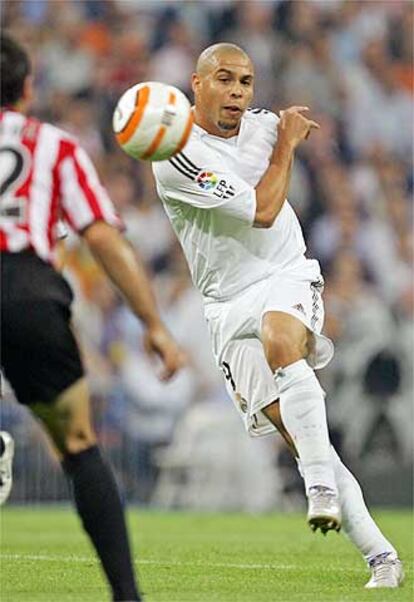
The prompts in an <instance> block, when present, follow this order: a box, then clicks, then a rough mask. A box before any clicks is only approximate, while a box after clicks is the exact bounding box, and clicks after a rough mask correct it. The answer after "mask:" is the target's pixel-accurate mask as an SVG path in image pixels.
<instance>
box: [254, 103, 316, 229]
mask: <svg viewBox="0 0 414 602" xmlns="http://www.w3.org/2000/svg"><path fill="white" fill-rule="evenodd" d="M307 110H308V109H307V107H290V108H289V109H287V110H286V111H281V112H280V117H281V118H280V121H279V123H278V126H277V128H278V138H277V142H276V144H275V147H274V149H273V153H272V156H271V158H270V164H269V167H268V168H267V170H266V171H265V173H264V175H263V177H262V179H261V180H260V182H259V184H258V185H257V186H256V214H255V218H254V225H255V226H257V227H260V228H270V227H271V226H272V224H273V223H274V221H275V219H276V217H277V216H278V214H279V212H280V210H281V209H282V206H283V203H284V202H285V199H286V196H287V192H288V188H289V183H290V176H291V172H292V165H293V159H294V155H295V149H296V147H297V146H298V144H300V142H302V140H305V138H307V137H308V135H309V132H310V130H311V129H312V128H319V125H318V124H317V123H316V122H315V121H312V120H311V119H307V118H306V117H304V115H302V112H303V111H307Z"/></svg>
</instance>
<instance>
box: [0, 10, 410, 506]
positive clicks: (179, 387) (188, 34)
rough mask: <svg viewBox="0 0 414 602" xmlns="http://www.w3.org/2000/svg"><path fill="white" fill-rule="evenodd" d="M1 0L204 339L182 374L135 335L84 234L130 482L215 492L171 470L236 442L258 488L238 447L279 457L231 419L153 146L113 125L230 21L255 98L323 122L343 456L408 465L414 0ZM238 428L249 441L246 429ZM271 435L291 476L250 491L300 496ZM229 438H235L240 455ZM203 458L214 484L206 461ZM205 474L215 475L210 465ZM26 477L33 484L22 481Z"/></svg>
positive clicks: (112, 433) (320, 173) (313, 243)
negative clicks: (167, 368)
mask: <svg viewBox="0 0 414 602" xmlns="http://www.w3.org/2000/svg"><path fill="white" fill-rule="evenodd" d="M2 4H3V8H2V11H3V16H2V22H3V27H5V28H6V29H8V30H9V31H10V32H11V33H13V34H14V35H15V36H16V37H17V39H19V41H21V42H22V43H24V44H25V45H26V47H28V48H29V49H30V53H31V57H32V59H33V61H34V63H35V65H36V72H37V77H36V81H35V85H36V89H37V98H38V100H37V102H36V105H35V106H34V107H33V113H34V114H35V115H38V116H39V117H41V118H42V119H44V120H46V121H51V122H53V123H56V124H57V125H59V126H61V127H63V128H64V129H66V130H68V131H69V132H71V133H73V134H74V135H75V136H76V137H77V138H78V139H79V141H80V142H81V144H82V145H83V146H84V148H85V149H86V150H87V151H88V153H89V154H90V155H91V157H92V158H93V160H94V162H95V164H96V166H97V168H98V171H99V173H100V175H101V178H102V180H103V183H104V184H105V186H106V187H107V189H108V191H109V194H110V196H111V198H112V199H113V201H114V203H115V205H116V207H117V209H118V211H119V212H120V214H121V215H122V217H123V220H124V222H125V224H126V226H127V235H128V237H129V239H130V241H131V242H132V244H133V245H134V246H136V248H137V249H139V252H140V253H141V254H142V255H143V257H144V258H145V260H146V262H147V265H148V266H149V268H150V270H151V272H152V274H153V276H154V279H155V284H156V289H157V292H158V298H159V304H160V306H161V308H162V311H163V314H164V316H165V319H166V321H167V323H168V325H169V327H170V329H171V331H172V332H173V333H174V334H175V336H176V337H177V339H178V340H179V341H180V342H181V343H182V345H183V346H184V347H185V348H186V349H187V351H188V355H189V358H190V362H189V366H188V367H187V368H186V369H185V370H184V371H183V372H182V373H181V374H180V375H179V376H178V377H177V378H176V379H175V380H174V381H173V382H171V383H169V384H163V383H160V382H159V381H158V380H157V377H156V371H155V372H154V370H153V366H151V365H150V361H149V360H148V358H147V356H146V355H145V353H144V350H143V348H141V350H140V348H139V345H137V341H139V340H140V334H141V333H140V329H139V326H138V325H137V324H136V322H135V321H134V320H133V319H132V316H131V314H130V313H129V311H128V310H127V309H126V308H125V307H124V306H122V305H121V304H120V302H119V299H118V298H117V296H116V293H115V292H114V291H113V289H111V287H110V285H109V284H108V283H107V281H106V280H105V278H104V277H103V275H102V273H101V272H100V271H99V270H98V268H97V266H96V264H95V263H94V262H93V261H92V259H91V257H90V256H89V255H88V253H87V252H86V250H85V249H84V247H82V246H81V245H80V243H79V241H78V239H76V238H75V237H74V236H72V235H69V237H68V239H67V241H66V242H65V243H64V244H65V248H64V249H63V250H62V260H63V262H64V266H65V267H64V270H65V274H66V276H67V277H68V278H69V280H70V281H71V283H72V284H73V286H74V287H75V288H76V290H77V292H78V293H79V294H78V302H77V304H76V306H75V308H74V315H75V321H76V323H77V326H78V332H79V334H80V338H81V341H82V346H83V349H84V356H85V361H86V364H87V367H88V370H89V373H90V375H91V383H92V386H93V393H94V398H95V404H96V407H97V408H98V410H99V425H100V432H101V437H102V439H103V440H104V442H105V444H106V445H107V447H108V448H109V449H110V450H112V455H113V459H114V461H115V463H116V464H117V466H118V467H119V468H120V469H121V468H122V470H123V481H124V484H125V489H126V493H127V495H128V496H129V497H131V498H132V499H134V500H138V501H141V502H144V503H146V502H148V501H150V500H151V499H154V496H155V498H156V499H157V501H159V502H160V503H169V504H172V505H174V504H175V505H180V504H182V505H185V504H188V505H191V504H192V505H197V504H200V503H201V502H200V496H198V495H195V494H194V492H193V493H189V494H188V496H187V497H185V496H183V495H182V487H181V489H180V492H181V493H179V494H177V495H176V494H175V493H174V482H175V481H174V479H175V480H177V479H178V480H179V479H180V475H177V474H175V476H174V475H173V473H177V469H181V470H182V469H186V470H187V471H189V470H190V469H191V466H190V464H191V462H192V461H193V463H194V466H195V464H196V460H197V458H198V459H199V465H198V470H199V468H200V466H202V465H203V466H204V468H205V463H206V459H208V458H210V461H211V462H216V467H217V459H218V457H220V458H221V460H220V461H222V462H223V463H222V464H221V470H222V471H225V470H227V471H228V473H229V472H230V471H233V474H235V473H236V472H237V471H238V474H239V476H240V479H239V481H237V482H239V490H238V491H239V492H240V491H245V490H246V491H247V488H248V487H249V484H248V483H245V481H246V478H244V477H243V473H244V472H246V471H245V470H244V471H243V470H242V469H241V468H240V465H241V464H243V466H246V464H248V465H249V466H251V468H252V469H253V471H256V474H257V473H258V472H260V470H261V469H262V468H263V467H262V466H261V465H259V462H261V461H263V458H262V459H261V460H258V459H257V457H259V456H263V454H252V453H251V450H252V449H253V448H251V447H249V445H250V443H249V444H247V443H246V444H245V443H244V439H243V441H240V443H239V439H240V438H241V437H243V438H244V437H245V435H244V433H242V432H241V429H239V427H238V426H237V428H236V429H235V430H234V431H233V413H232V412H233V410H232V408H231V403H230V402H229V400H228V399H226V394H225V392H224V388H223V385H222V377H221V374H220V373H219V371H218V370H217V369H216V368H215V367H214V364H213V359H212V356H211V353H210V345H209V342H208V338H207V333H206V328H205V326H204V322H203V318H202V307H201V299H200V297H199V296H198V293H197V292H196V291H195V290H194V289H193V287H192V284H191V281H190V279H189V274H188V271H187V268H186V266H185V264H184V261H183V257H182V254H181V251H180V249H179V247H178V245H177V242H176V240H175V236H174V234H173V232H172V230H171V228H170V226H169V223H168V221H167V218H166V216H165V215H164V212H163V209H162V207H161V204H160V202H159V201H158V200H157V196H156V191H155V189H154V185H153V180H152V174H151V169H150V166H149V165H147V164H144V163H139V164H138V163H136V162H134V161H133V160H131V159H129V158H128V157H127V156H126V155H124V154H123V153H122V152H121V151H120V150H119V149H118V148H117V146H116V143H115V139H114V137H113V135H112V131H111V120H112V112H113V109H114V105H115V103H116V101H117V99H118V98H119V96H120V95H121V93H122V92H123V91H124V90H125V89H126V88H128V87H129V86H130V85H132V84H133V83H136V82H138V81H145V80H159V81H164V82H167V83H171V84H174V85H176V86H178V87H179V88H181V89H182V90H183V91H185V92H186V93H187V94H189V95H191V91H190V89H189V82H190V76H191V72H192V70H193V68H194V62H195V59H196V57H197V55H198V54H199V52H200V50H202V48H204V47H205V46H207V45H209V44H210V43H212V42H215V41H231V42H234V43H236V44H239V45H241V46H242V47H243V48H244V49H245V50H246V51H247V52H248V53H249V54H250V56H251V57H252V59H253V62H254V64H255V66H256V103H255V104H256V105H257V106H261V107H262V106H263V107H267V108H271V109H273V110H274V111H278V110H279V109H280V108H283V107H286V106H288V105H290V104H296V105H308V106H309V107H311V110H312V117H313V118H315V119H316V120H317V121H318V122H319V123H320V124H321V130H320V131H319V132H318V133H317V134H316V135H314V136H312V137H311V139H310V140H309V141H308V142H307V143H306V144H304V145H303V146H302V147H301V149H300V151H299V153H298V156H297V160H296V162H295V166H294V172H293V178H292V185H291V189H290V192H289V199H290V201H291V202H292V204H293V206H294V207H295V209H296V210H297V212H298V213H299V215H300V218H301V221H302V225H303V228H304V231H305V234H306V238H307V242H308V254H309V255H310V256H315V257H317V258H318V259H319V261H320V262H321V265H322V269H323V272H324V274H325V280H326V287H325V304H326V327H325V330H326V333H327V334H328V336H330V337H331V338H333V339H334V342H335V345H336V356H335V360H334V362H333V363H332V364H331V366H330V367H328V368H327V369H325V370H324V373H323V376H322V378H323V379H324V380H325V382H328V381H329V391H330V395H329V399H328V412H329V414H330V422H331V426H332V429H333V431H334V434H335V437H336V438H337V439H338V443H339V447H342V450H343V454H344V456H345V459H346V460H348V461H349V462H350V463H351V464H353V465H354V466H357V467H360V469H363V468H364V467H365V468H366V469H367V471H368V469H369V471H371V473H372V471H374V473H375V470H377V471H378V470H379V468H378V458H381V470H383V471H386V470H391V471H392V467H393V466H395V463H396V462H398V463H399V464H400V466H406V467H407V468H408V471H409V467H410V458H411V456H412V451H413V450H412V437H411V428H412V418H411V411H412V410H411V402H410V398H411V391H412V386H413V378H412V365H411V361H412V357H413V349H412V341H413V337H412V333H413V322H412V315H413V274H412V269H413V238H412V211H413V207H412V192H413V175H412V169H411V160H412V142H413V141H412V124H413V104H412V92H413V70H412V67H413V57H412V43H411V33H412V30H413V8H412V4H411V3H410V2H406V1H404V0H401V1H400V0H393V1H388V2H387V1H384V2H376V1H359V0H355V1H352V2H349V1H342V0H327V1H317V0H315V1H302V0H298V1H277V0H275V1H268V2H260V1H258V0H255V1H251V2H249V1H245V2H237V1H232V0H227V1H222V2H214V1H209V0H203V1H202V2H197V1H194V2H192V1H182V2H163V1H157V2H147V1H145V0H129V1H121V0H120V1H116V0H77V1H73V0H72V1H70V0H67V1H65V2H60V1H49V2H44V1H41V0H30V1H23V0H12V1H5V2H4V3H2ZM3 420H4V421H5V424H6V423H7V422H9V423H10V425H11V428H12V431H14V432H19V430H20V432H23V431H24V428H23V426H22V424H23V423H24V420H23V419H22V410H21V409H20V408H17V407H15V406H14V405H10V406H7V410H4V417H3ZM234 421H237V417H236V415H235V413H234ZM226 424H227V426H226ZM220 429H221V433H222V437H221V441H219V437H218V434H217V432H218V430H220ZM24 432H25V433H26V431H24ZM177 433H178V435H177ZM229 434H230V436H231V437H232V440H233V441H235V440H237V445H239V448H236V446H234V447H232V444H231V443H230V442H229V441H228V439H227V437H228V435H229ZM30 436H32V437H35V436H37V435H33V434H32V435H30ZM209 436H210V437H211V439H209V438H208V437H209ZM24 437H26V439H27V433H26V435H25V436H24ZM206 441H207V444H206V443H205V442H206ZM168 445H170V446H171V447H167V446H168ZM203 445H204V447H203ZM252 445H253V444H252ZM255 445H256V447H255V448H254V449H258V447H257V446H258V445H260V446H265V447H266V443H262V442H261V443H260V444H259V443H257V442H255ZM212 446H213V447H214V449H215V454H213V455H211V449H212ZM166 449H168V450H169V451H168V453H166V452H165V450H166ZM267 449H268V447H267ZM230 450H231V451H230ZM272 454H273V456H272V457H278V458H279V464H278V467H277V470H276V469H275V482H279V481H280V484H279V486H278V487H279V489H278V487H275V491H272V492H269V488H268V487H267V486H266V484H265V483H258V484H257V487H256V493H257V492H258V491H262V492H263V493H262V496H261V497H260V499H257V498H255V499H247V498H248V497H249V496H248V494H246V500H245V502H243V504H242V505H243V506H244V507H253V508H256V507H258V508H261V507H263V508H267V507H271V506H272V504H275V503H277V502H278V503H280V504H281V505H283V495H284V493H283V491H284V490H285V494H286V490H287V489H289V487H291V486H292V487H293V489H294V485H292V484H289V476H286V474H285V472H286V470H285V466H284V460H283V453H282V452H281V451H280V450H272ZM264 455H265V454H264ZM117 456H118V457H117ZM121 456H122V457H121ZM226 456H231V457H230V458H227V460H226V462H224V458H226ZM235 456H237V457H235ZM255 457H256V459H255ZM26 460H27V458H26ZM32 461H33V459H32ZM22 462H23V460H22ZM17 463H18V457H17ZM203 463H204V464H203ZM270 464H272V462H270ZM267 468H269V467H267ZM270 468H271V467H270ZM270 468H269V470H270ZM259 469H260V470H259ZM160 470H161V473H162V474H161V479H160V480H159V481H158V483H157V482H156V481H157V477H158V474H159V471H160ZM137 471H139V474H137ZM17 472H18V466H17ZM211 472H212V473H213V472H214V474H211V481H212V482H213V481H214V479H216V481H215V483H217V479H220V475H217V470H214V471H211ZM219 472H220V471H219ZM228 473H225V474H228ZM276 473H277V474H276ZM199 474H200V471H199ZM201 474H202V475H204V477H203V478H204V486H206V481H208V478H206V474H208V471H207V472H203V473H201ZM223 474H224V473H223ZM166 475H167V476H166ZM181 477H182V475H181ZM257 478H259V477H257ZM277 479H279V481H277ZM267 480H268V479H267ZM199 481H200V478H199ZM225 483H226V478H223V479H222V483H221V489H220V488H218V489H219V490H220V494H218V493H217V490H218V489H217V487H214V486H213V485H212V487H211V489H210V492H211V491H212V492H215V493H214V494H213V493H212V494H211V496H210V497H209V496H208V495H206V496H205V497H204V498H203V501H204V504H205V505H208V506H210V507H214V506H216V507H223V506H224V507H226V505H227V507H236V506H237V504H240V503H241V501H240V500H242V499H244V498H243V496H240V495H236V493H235V488H234V487H233V488H232V494H230V492H229V491H227V490H226V487H225ZM233 485H234V481H233ZM250 485H251V481H250ZM194 487H195V491H197V492H199V491H201V490H202V483H201V482H197V483H196V484H194ZM236 489H237V488H236ZM177 491H178V490H177ZM279 494H280V495H279ZM15 495H16V496H19V495H20V496H21V497H24V495H25V494H24V492H23V493H22V491H20V494H19V490H18V491H17V493H16V494H15ZM180 495H181V498H180ZM376 497H377V498H378V495H376ZM382 499H384V498H382Z"/></svg>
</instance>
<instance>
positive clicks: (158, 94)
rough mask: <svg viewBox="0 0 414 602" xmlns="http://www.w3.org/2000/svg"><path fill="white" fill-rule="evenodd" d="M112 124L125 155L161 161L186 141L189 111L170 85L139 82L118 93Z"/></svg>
mask: <svg viewBox="0 0 414 602" xmlns="http://www.w3.org/2000/svg"><path fill="white" fill-rule="evenodd" d="M112 126H113V129H114V132H115V136H116V139H117V141H118V143H119V145H120V146H121V148H122V149H123V150H124V151H125V152H126V153H127V154H128V155H130V156H131V157H133V158H134V159H144V160H149V161H163V160H165V159H169V158H170V157H172V156H173V155H176V154H177V153H179V152H180V151H181V150H182V149H183V148H184V146H185V145H186V143H187V140H188V138H189V136H190V133H191V128H192V126H193V112H192V110H191V105H190V103H189V101H188V99H187V97H186V96H185V95H184V94H183V93H182V92H181V91H180V90H178V89H177V88H175V87H174V86H168V85H167V84H162V83H160V82H143V83H141V84H136V85H135V86H132V88H129V89H128V90H127V91H126V92H124V94H123V95H122V96H121V98H120V99H119V101H118V104H117V106H116V108H115V111H114V116H113V120H112Z"/></svg>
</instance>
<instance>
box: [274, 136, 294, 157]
mask: <svg viewBox="0 0 414 602" xmlns="http://www.w3.org/2000/svg"><path fill="white" fill-rule="evenodd" d="M295 148H296V144H295V143H294V142H293V141H292V140H291V139H289V138H285V137H281V138H279V139H278V141H277V142H276V145H275V147H274V149H273V153H272V156H271V161H270V162H271V163H280V162H281V161H287V162H288V163H290V161H291V159H292V157H293V155H294V152H295Z"/></svg>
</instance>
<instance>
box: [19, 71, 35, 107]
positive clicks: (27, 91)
mask: <svg viewBox="0 0 414 602" xmlns="http://www.w3.org/2000/svg"><path fill="white" fill-rule="evenodd" d="M33 99H34V86H33V76H32V75H28V76H27V77H26V79H25V80H24V84H23V94H22V100H23V102H24V103H25V105H26V106H27V107H28V108H29V107H30V105H31V104H32V102H33Z"/></svg>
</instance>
